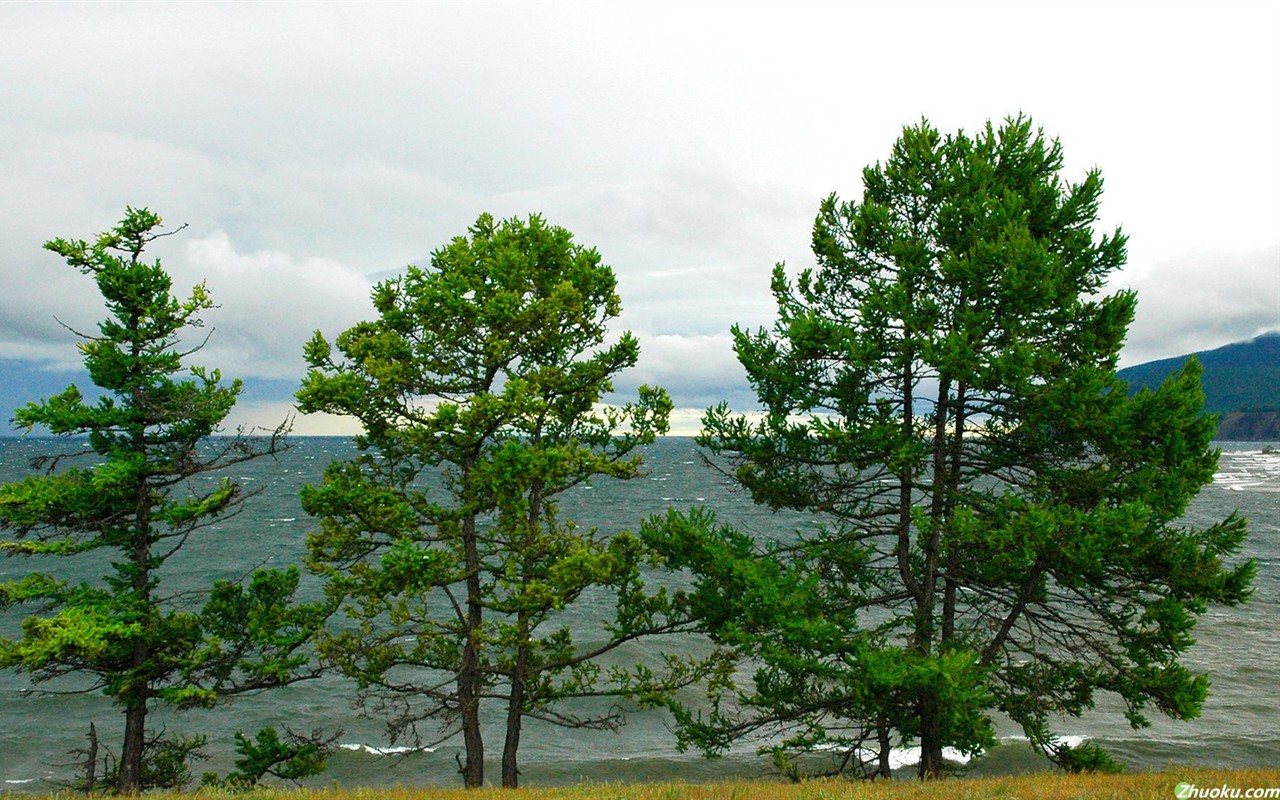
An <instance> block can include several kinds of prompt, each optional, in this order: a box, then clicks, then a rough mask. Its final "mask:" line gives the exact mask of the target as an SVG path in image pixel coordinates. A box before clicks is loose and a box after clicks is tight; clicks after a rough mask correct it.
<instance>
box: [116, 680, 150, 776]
mask: <svg viewBox="0 0 1280 800" xmlns="http://www.w3.org/2000/svg"><path fill="white" fill-rule="evenodd" d="M146 743H147V701H146V700H142V701H141V702H137V701H130V702H129V704H128V705H127V706H126V707H125V712H124V748H123V749H122V750H121V751H120V773H119V777H118V778H117V780H116V791H117V792H118V793H119V794H125V795H133V794H141V793H142V751H143V748H144V747H145V746H146Z"/></svg>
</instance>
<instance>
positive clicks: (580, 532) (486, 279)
mask: <svg viewBox="0 0 1280 800" xmlns="http://www.w3.org/2000/svg"><path fill="white" fill-rule="evenodd" d="M373 302H374V307H375V308H376V310H377V312H378V318H377V319H375V320H371V321H368V322H363V323H360V324H358V325H356V326H355V327H353V328H351V329H349V330H347V331H345V332H344V333H342V334H341V335H339V336H338V337H337V339H336V342H335V343H334V345H331V344H330V343H329V342H328V341H327V340H325V339H324V338H323V337H322V336H321V335H319V334H317V335H316V337H315V338H314V339H313V340H312V342H311V343H310V344H309V345H308V347H307V359H308V361H309V363H310V364H311V367H312V370H311V372H310V373H309V374H308V376H307V378H306V380H305V381H304V383H303V386H302V388H301V390H300V391H299V392H298V399H299V408H300V409H301V410H303V411H304V412H315V411H323V412H328V413H332V414H341V415H346V416H350V417H353V418H355V419H357V420H359V421H360V423H361V425H362V427H363V429H364V433H362V434H361V435H360V436H359V437H357V439H356V446H357V449H358V451H359V454H358V455H357V456H356V457H355V458H353V459H351V460H348V461H339V462H335V463H333V464H332V465H331V466H330V467H329V468H328V469H327V470H326V472H325V476H324V481H323V483H322V484H321V485H319V486H314V487H308V489H307V490H306V491H305V492H304V495H303V507H304V508H305V509H306V510H307V511H308V512H309V513H311V514H313V515H315V516H316V517H318V518H319V520H320V529H319V531H317V532H316V533H315V534H313V536H312V537H311V540H310V546H311V553H312V564H313V567H314V569H316V570H317V571H318V572H319V573H320V574H322V575H324V576H326V578H327V580H328V585H329V589H330V592H331V595H332V597H333V598H334V599H335V600H338V599H340V600H341V602H343V604H344V608H345V610H346V613H347V615H348V617H349V618H350V623H349V624H348V627H347V629H346V630H343V631H341V632H337V633H335V634H334V636H333V638H331V639H330V640H329V641H328V642H327V643H326V645H325V647H324V652H325V653H326V654H327V655H328V656H329V658H331V659H332V660H333V661H334V662H336V663H337V664H338V665H339V666H340V667H341V668H342V670H343V671H344V672H345V673H346V674H348V675H350V676H352V677H354V678H355V679H356V680H357V681H358V683H359V685H360V686H361V689H362V698H363V701H364V703H365V705H366V707H369V708H373V709H375V710H377V711H383V712H386V713H387V715H388V717H389V719H388V727H389V729H390V731H391V733H392V735H393V736H406V737H421V738H423V739H426V740H427V741H429V742H431V743H435V742H438V741H445V740H448V739H451V738H453V737H455V736H459V735H460V736H461V738H462V744H463V752H464V758H463V760H462V761H461V763H460V766H461V772H462V775H463V781H464V783H465V784H466V785H467V786H481V785H483V784H484V780H485V778H484V768H485V763H484V761H485V743H484V725H483V724H482V723H483V717H484V709H486V708H489V707H491V706H492V707H494V708H493V711H492V712H490V713H493V714H496V715H498V716H500V717H501V718H502V719H503V746H502V785H503V786H508V787H513V786H516V785H517V784H518V782H519V766H518V752H519V747H520V742H521V736H522V733H523V729H524V725H525V722H526V720H535V721H537V722H540V723H545V724H551V725H560V726H567V727H579V728H605V729H608V728H613V727H616V726H617V725H618V724H620V723H621V721H622V719H621V715H620V713H619V712H618V708H617V706H616V705H615V704H614V702H613V701H609V700H608V698H624V697H630V698H635V699H637V700H638V701H643V702H647V703H653V704H658V703H661V702H663V700H664V699H665V698H667V697H669V696H670V694H671V693H672V692H673V691H674V690H675V689H676V688H678V687H680V686H682V685H685V684H687V683H690V682H692V681H693V680H695V679H697V678H698V677H699V676H700V675H701V674H702V671H703V669H704V668H707V667H708V666H709V662H708V663H702V662H698V661H696V660H687V659H686V660H681V659H676V658H672V659H668V660H666V661H665V662H663V663H658V664H643V663H637V664H634V665H632V667H631V668H629V669H628V668H623V667H619V666H613V667H608V666H605V662H606V661H607V659H608V657H609V656H610V655H611V654H613V653H615V652H616V651H618V648H620V647H623V646H625V645H626V644H627V643H628V642H631V641H633V640H635V639H637V638H640V637H649V636H657V635H663V634H671V633H676V632H679V631H681V630H684V629H687V628H688V627H689V625H690V622H691V620H690V619H689V616H688V611H687V608H686V606H685V603H684V598H683V596H682V595H680V594H672V593H669V592H667V591H665V590H657V591H653V590H650V589H646V586H645V582H644V579H643V574H644V572H643V571H644V568H645V566H646V565H647V564H648V563H649V562H650V561H652V560H653V559H654V555H653V554H652V553H651V552H650V551H649V549H648V548H647V547H646V546H645V544H644V538H643V537H642V536H640V535H636V534H635V533H631V532H628V531H625V530H622V529H620V528H619V529H609V530H596V529H594V528H583V527H579V526H578V525H576V524H575V523H574V522H573V521H572V520H569V519H566V518H564V517H563V516H562V515H561V513H560V510H559V502H558V498H559V497H560V496H561V495H562V494H563V493H564V492H565V491H567V490H569V489H572V488H574V487H577V486H582V485H583V484H587V483H589V482H590V481H592V480H602V479H629V478H634V477H636V476H637V475H638V474H639V470H640V463H641V461H640V449H639V448H640V446H641V445H643V444H645V443H648V442H651V441H652V440H653V438H654V437H655V436H657V435H659V434H661V433H662V432H664V431H665V430H666V427H667V416H668V414H669V412H670V410H671V403H670V400H669V399H668V398H667V395H666V393H665V392H664V391H662V390H661V389H654V388H648V387H641V388H640V390H639V392H638V397H637V398H636V399H635V401H634V402H632V403H629V404H627V405H625V406H622V407H610V406H605V405H602V402H601V401H602V399H603V398H604V397H605V395H606V394H607V393H608V392H610V391H611V390H612V382H613V378H614V376H615V375H617V374H618V373H619V372H620V371H621V370H623V369H626V368H628V367H630V366H632V365H634V364H635V362H636V358H637V356H638V354H639V346H638V344H637V342H636V340H635V338H634V337H633V336H631V335H630V334H629V333H624V334H622V335H621V336H620V337H618V338H617V340H616V341H614V342H612V343H607V341H606V339H607V338H608V337H607V334H608V324H609V322H610V321H611V320H612V319H614V318H615V317H617V315H618V313H619V311H620V309H621V306H620V301H619V298H618V295H617V292H616V280H615V278H614V275H613V271H612V270H611V269H610V268H609V267H607V266H605V265H604V264H602V263H601V259H600V255H599V253H597V252H596V251H595V250H594V249H590V248H586V247H582V246H581V245H578V244H576V243H574V242H573V237H572V235H571V234H570V233H569V232H568V231H566V230H565V229H563V228H560V227H556V226H551V225H548V224H547V223H546V222H544V221H543V220H542V219H541V218H540V217H538V216H532V217H530V218H529V219H527V220H522V219H512V220H506V221H502V222H498V221H495V220H494V219H493V218H492V217H490V216H488V215H483V216H481V217H480V218H479V219H478V220H477V221H476V223H475V225H474V226H472V228H471V229H470V231H469V235H467V236H459V237H456V238H455V239H453V240H452V241H451V242H450V243H449V244H448V245H447V246H445V247H442V248H440V249H439V250H437V251H436V252H435V253H434V254H433V255H432V259H431V267H430V269H418V268H415V267H410V268H409V269H408V270H407V271H406V273H405V275H403V276H402V277H398V278H394V279H391V280H388V281H385V282H383V283H381V284H379V285H378V286H377V287H375V289H374V293H373ZM335 345H336V347H335ZM335 350H336V352H335ZM648 527H650V528H654V527H660V524H659V523H654V524H653V525H650V526H648ZM602 593H608V594H611V595H612V596H613V598H614V599H613V606H614V608H613V613H612V614H611V615H607V616H605V617H603V618H592V615H591V614H586V613H585V612H584V611H583V610H582V607H581V605H580V604H579V603H578V601H579V600H580V599H581V598H583V597H584V595H592V594H594V595H595V596H596V597H597V598H598V597H600V596H601V594H602ZM605 596H608V595H607V594H606V595H605ZM575 618H576V619H578V620H579V623H578V624H575V625H571V624H570V620H572V619H575ZM583 619H587V620H589V624H587V623H583V622H581V620H583ZM602 699H603V700H605V702H604V703H603V704H602V705H597V706H593V705H592V703H600V702H601V700H602ZM566 701H576V702H573V703H567V702H566ZM426 725H430V726H432V727H434V728H435V729H436V730H435V731H434V732H432V733H428V732H427V731H424V730H421V728H420V726H426Z"/></svg>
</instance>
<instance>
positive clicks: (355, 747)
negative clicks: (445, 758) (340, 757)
mask: <svg viewBox="0 0 1280 800" xmlns="http://www.w3.org/2000/svg"><path fill="white" fill-rule="evenodd" d="M338 747H341V748H342V749H343V750H351V751H354V752H361V751H363V752H365V753H368V754H370V755H374V756H397V755H403V754H405V753H434V752H435V751H436V749H435V748H434V747H407V746H406V747H378V746H377V745H372V744H361V743H359V742H353V743H348V744H340V745H338Z"/></svg>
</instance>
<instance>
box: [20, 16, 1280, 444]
mask: <svg viewBox="0 0 1280 800" xmlns="http://www.w3.org/2000/svg"><path fill="white" fill-rule="evenodd" d="M1019 112H1025V113H1026V114H1029V115H1030V116H1031V117H1032V118H1033V119H1034V120H1035V122H1036V123H1037V124H1039V125H1041V126H1043V127H1044V129H1045V130H1046V132H1047V133H1049V134H1050V135H1053V136H1057V137H1059V138H1060V139H1061V141H1062V143H1063V146H1064V148H1065V152H1066V159H1067V177H1069V178H1071V179H1078V178H1079V177H1081V176H1082V175H1083V174H1084V172H1085V170H1087V169H1088V168H1090V167H1093V166H1097V167H1099V168H1100V169H1101V171H1102V174H1103V176H1104V179H1105V182H1106V189H1105V193H1104V196H1103V201H1102V213H1103V225H1102V230H1110V229H1111V228H1113V227H1114V226H1116V225H1118V224H1120V225H1123V227H1124V230H1125V231H1126V232H1127V233H1128V234H1129V236H1130V250H1129V252H1130V259H1129V266H1128V267H1127V268H1126V270H1125V271H1124V272H1123V273H1122V274H1120V275H1118V276H1117V278H1116V281H1115V286H1128V287H1133V288H1136V289H1137V290H1138V292H1139V307H1138V317H1137V320H1136V322H1135V323H1134V325H1133V327H1132V329H1131V331H1130V337H1129V343H1128V345H1127V347H1126V349H1125V351H1124V360H1123V363H1125V364H1135V363H1140V362H1142V361H1147V360H1151V359H1153V358H1159V357H1164V356H1171V355H1178V354H1181V353H1185V352H1190V351H1193V350H1201V349H1207V348H1212V347H1215V346H1218V345H1222V344H1225V343H1228V342H1231V341H1238V340H1241V339H1248V338H1250V337H1252V336H1254V335H1256V334H1258V333H1260V332H1263V331H1265V330H1272V329H1278V328H1280V4H1277V3H1273V2H1257V3H1252V2H1230V1H1229V0H1215V2H1197V3H1176V2H1161V3H1154V2H1153V3H1143V2H1129V3H1126V2H1107V3H1099V4H1096V5H1095V4H1091V3H1088V2H1072V3H1051V2H1038V3H1031V2H1018V3H975V2H948V3H938V4H932V3H910V2H892V3H890V2H878V3H857V2H844V3H839V4H830V5H827V4H804V3H789V4H786V5H783V4H774V3H764V4H743V3H732V4H728V3H726V4H712V3H704V4H697V3H683V4H679V5H677V4H670V5H668V4H661V3H653V2H646V3H635V4H631V3H518V4H515V3H513V4H508V3H479V2H471V3H422V4H412V3H394V4H379V5H373V4H357V3H352V4H342V3H323V4H322V3H280V4H253V5H250V4H236V3H217V4H185V3H184V4H160V3H134V4H87V3H65V4H64V3H31V4H26V3H2V4H0V181H2V182H3V184H2V185H3V191H0V281H2V284H0V285H2V286H3V290H2V291H0V359H3V360H5V361H6V362H7V363H9V364H10V365H14V364H17V365H32V366H36V367H39V368H41V369H67V368H73V367H75V366H76V365H77V364H78V358H77V354H76V352H75V349H74V339H73V337H71V336H70V334H69V333H68V332H67V330H66V329H64V328H63V327H61V326H60V325H59V322H58V320H61V321H63V322H65V323H66V324H67V325H69V326H71V327H77V328H80V329H91V328H92V326H93V325H94V323H95V321H96V320H97V319H99V318H100V317H101V316H102V309H101V305H100V303H99V302H98V299H97V295H96V292H95V290H94V287H93V286H92V283H91V281H89V280H88V279H87V278H85V277H84V276H81V275H80V274H78V273H76V272H75V271H74V270H72V269H70V268H69V267H67V266H65V264H63V263H62V262H61V261H60V260H59V259H58V258H57V257H56V256H54V255H52V254H49V253H46V252H44V251H43V250H41V244H42V243H43V242H44V241H45V240H47V239H49V238H52V237H55V236H63V237H77V238H88V237H90V236H91V235H92V234H94V233H96V232H98V231H101V230H103V229H106V228H109V227H111V226H112V225H113V224H114V223H115V222H116V221H117V220H118V219H119V218H120V217H121V215H122V213H123V210H124V207H125V206H126V205H134V206H147V207H149V208H151V209H152V210H154V211H157V212H158V213H160V214H161V215H162V216H163V217H164V218H165V220H166V223H169V224H174V225H177V224H181V223H188V224H189V227H188V228H187V229H186V230H185V231H183V233H182V234H181V235H180V236H177V237H172V238H169V239H165V240H162V242H158V243H157V246H156V254H157V255H159V256H160V257H161V258H163V260H164V263H165V265H166V267H168V268H169V270H170V271H171V272H172V273H173V274H174V276H175V280H176V282H177V284H178V285H179V286H188V285H190V284H191V283H194V282H196V281H199V280H206V281H207V282H208V284H209V288H210V290H211V292H212V294H213V296H214V299H215V301H217V302H219V303H220V304H221V308H219V309H217V310H215V311H212V312H210V313H209V314H208V315H207V321H208V323H209V324H210V326H212V327H215V328H216V332H215V333H214V335H213V338H212V340H211V341H210V344H209V346H208V348H207V350H206V352H205V354H204V356H205V359H206V360H207V361H209V362H210V363H213V364H215V365H217V366H220V367H222V369H223V371H224V372H225V373H227V374H229V375H234V376H243V377H247V378H252V379H274V382H260V385H261V386H262V387H266V388H264V389H261V390H259V391H258V392H257V396H250V397H246V398H245V401H244V402H243V403H242V408H241V409H240V411H239V412H238V413H239V416H238V417H237V419H238V420H240V421H244V420H259V421H269V420H271V419H277V418H278V417H279V415H281V414H283V413H285V411H286V410H287V405H288V402H287V401H288V397H289V394H290V391H291V387H292V386H293V385H295V383H296V381H297V379H298V378H299V377H300V376H301V374H302V372H303V362H302V357H301V347H302V343H303V341H304V340H305V339H307V338H308V337H309V335H310V333H311V332H312V331H313V330H315V329H317V328H319V329H321V330H323V331H325V332H326V334H328V335H330V336H332V335H335V334H337V333H338V332H340V331H341V330H343V329H344V328H346V327H347V326H349V325H351V324H352V323H354V322H356V321H358V320H360V319H363V318H367V317H370V316H371V315H372V310H371V306H370V305H369V302H368V290H369V287H370V285H371V284H372V282H374V281H376V280H378V279H380V278H382V277H386V276H387V275H390V274H394V272H395V271H396V270H398V269H399V268H401V267H403V266H404V265H405V264H408V263H416V264H422V265H425V264H426V263H427V261H428V257H429V254H430V253H431V251H432V250H434V249H435V248H437V247H439V246H440V245H442V244H444V243H445V242H446V241H447V240H448V239H449V238H451V237H452V236H455V235H459V234H462V233H464V232H465V230H466V228H467V225H468V224H469V223H471V222H473V221H474V220H475V218H476V216H478V215H479V214H480V213H481V212H484V211H488V212H491V213H493V214H494V215H495V216H499V217H507V216H512V215H525V214H528V213H530V212H540V213H542V214H544V215H545V216H546V217H547V219H548V220H549V221H550V222H552V223H554V224H558V225H562V226H564V227H566V228H568V229H569V230H571V231H573V233H574V235H575V237H576V239H577V241H579V242H581V243H583V244H587V245H591V246H595V247H597V248H598V249H599V250H600V252H601V254H602V255H603V257H604V260H605V262H606V263H608V264H610V265H611V266H612V267H613V268H614V270H615V272H616V273H617V276H618V281H619V291H620V294H621V296H622V301H623V307H624V309H625V311H624V316H623V319H622V324H623V326H625V327H626V328H628V329H630V330H632V331H633V332H634V333H635V334H636V335H637V336H638V337H639V339H640V342H641V347H642V349H643V355H642V357H641V362H640V364H639V366H638V367H637V368H636V369H635V370H633V371H631V372H630V373H628V374H626V375H624V376H623V377H622V379H621V380H619V381H618V386H619V389H620V390H624V391H630V390H633V389H634V387H635V386H636V385H637V384H639V383H642V382H649V383H658V384H661V385H664V386H666V387H667V388H668V390H669V391H670V392H671V393H672V395H673V397H674V399H675V402H676V404H677V405H678V406H680V407H683V408H686V409H690V410H689V411H687V412H686V413H685V416H684V417H683V419H684V420H685V421H686V423H687V422H688V421H690V420H692V419H693V417H694V415H696V413H697V410H700V409H702V408H705V407H706V406H707V405H708V404H711V403H714V402H716V401H718V400H720V399H729V400H730V401H732V402H733V403H734V404H735V405H737V406H742V405H744V404H747V403H749V402H750V394H749V392H748V391H747V389H746V385H745V381H744V379H743V378H742V374H741V370H740V368H739V367H738V365H737V363H736V361H735V360H734V358H733V355H732V352H731V350H730V347H729V335H728V329H729V327H730V325H732V324H733V323H740V324H743V325H747V326H752V327H754V326H759V325H765V324H768V323H769V322H770V321H771V319H772V315H773V308H772V301H771V298H770V296H769V293H768V279H769V272H770V270H771V268H772V266H773V264H774V263H775V262H777V261H786V262H787V264H788V265H789V266H790V267H794V268H796V269H799V268H802V267H804V266H807V265H809V264H811V263H812V258H811V256H810V254H809V250H808V247H809V232H810V228H811V226H812V222H813V217H814V214H815V212H816V211H817V204H818V201H819V199H820V198H821V197H823V196H825V195H827V194H828V193H830V192H832V191H835V192H838V193H839V194H840V195H842V196H843V197H847V198H854V197H856V196H857V195H858V194H859V192H860V188H861V187H860V183H859V174H860V171H861V169H862V167H863V166H865V165H867V164H870V163H873V162H875V161H878V160H882V159H884V158H885V157H887V155H888V152H889V148H890V146H891V145H892V143H893V141H894V139H895V138H896V137H897V135H898V134H899V132H900V131H901V129H902V127H903V126H904V125H906V124H909V123H912V122H915V121H918V120H919V119H920V118H921V117H922V116H924V117H927V118H928V119H929V120H930V121H931V122H932V123H934V124H935V125H936V126H938V127H939V128H940V129H941V130H943V131H944V132H949V131H955V130H957V129H959V128H964V129H966V130H969V131H973V130H975V129H977V128H978V127H979V126H981V125H982V124H983V123H984V122H985V121H986V120H987V119H994V120H999V119H1001V118H1003V117H1006V116H1009V115H1015V114H1017V113H1019ZM55 316H56V317H57V319H56V320H55ZM297 429H298V430H299V431H301V432H320V431H331V430H337V429H335V428H333V427H332V426H331V425H330V424H329V423H326V422H324V421H320V420H301V421H300V422H299V425H298V428H297ZM686 429H687V428H686ZM347 430H349V429H347Z"/></svg>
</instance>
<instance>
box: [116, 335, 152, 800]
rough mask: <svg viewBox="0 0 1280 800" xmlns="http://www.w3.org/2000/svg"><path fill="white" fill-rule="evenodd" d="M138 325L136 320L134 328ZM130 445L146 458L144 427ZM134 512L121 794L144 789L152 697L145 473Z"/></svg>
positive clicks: (139, 395)
mask: <svg viewBox="0 0 1280 800" xmlns="http://www.w3.org/2000/svg"><path fill="white" fill-rule="evenodd" d="M136 325H137V323H136V320H135V323H134V327H135V328H136ZM134 357H135V359H136V358H137V357H139V347H138V345H136V344H135V345H134ZM133 405H134V407H135V408H139V409H145V408H146V396H145V394H144V393H143V392H142V390H141V389H135V390H134V392H133ZM131 445H132V446H131V449H132V450H133V452H135V453H138V454H139V455H141V456H143V457H145V455H146V452H147V444H146V431H145V429H144V428H142V427H141V426H139V427H137V428H136V429H135V430H134V431H133V433H132V443H131ZM134 515H135V516H134V520H135V522H134V531H133V537H134V538H133V553H132V559H133V567H134V570H135V571H134V573H133V595H134V597H133V602H135V603H136V604H137V607H138V611H140V612H141V613H142V614H143V630H142V632H141V633H139V634H138V636H137V638H136V639H134V642H133V653H132V654H131V655H130V659H129V666H130V668H131V671H132V673H133V674H132V675H131V676H130V679H129V686H128V688H127V689H125V690H124V691H123V692H121V693H120V699H121V700H122V701H123V702H124V704H125V712H124V746H123V747H121V749H120V774H119V778H118V780H117V782H116V786H117V791H118V792H119V793H120V794H140V793H141V792H142V788H143V787H142V763H143V750H144V749H145V747H146V742H147V702H148V701H149V700H150V699H151V696H150V695H151V686H150V685H149V683H148V681H147V679H146V678H145V677H144V675H145V674H146V668H147V662H148V661H149V660H150V656H151V653H150V647H149V646H148V645H149V643H148V641H147V637H148V636H149V635H150V634H149V633H148V631H147V630H146V628H147V624H146V620H147V618H149V617H150V615H151V614H152V612H153V611H154V608H153V604H152V602H151V487H150V486H148V485H147V479H146V476H145V475H143V476H139V478H138V482H137V485H136V487H135V489H134Z"/></svg>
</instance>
